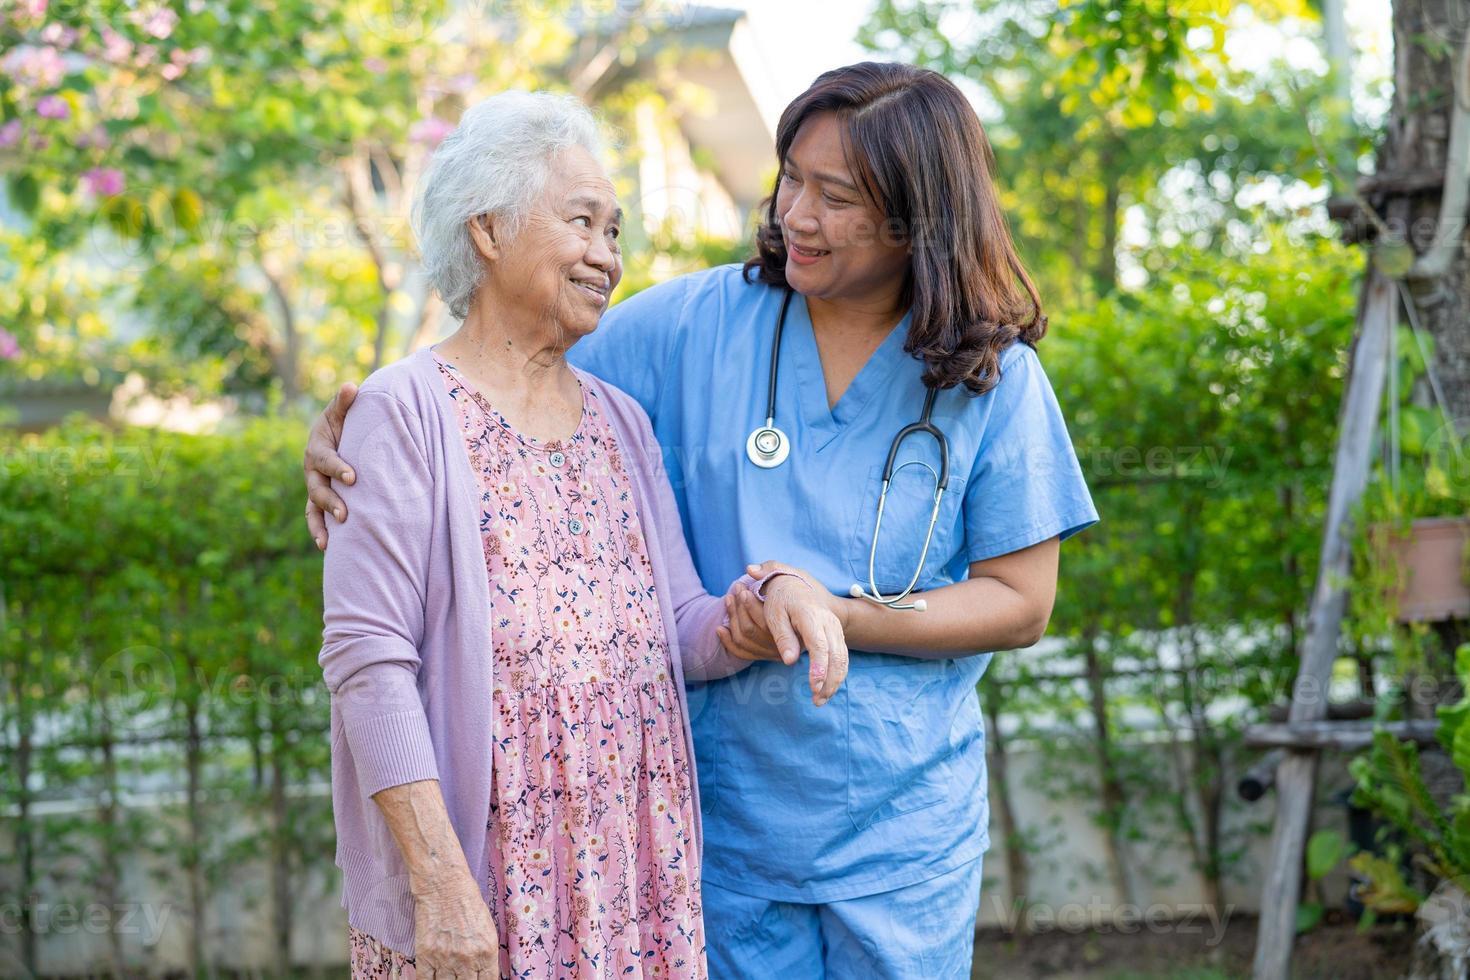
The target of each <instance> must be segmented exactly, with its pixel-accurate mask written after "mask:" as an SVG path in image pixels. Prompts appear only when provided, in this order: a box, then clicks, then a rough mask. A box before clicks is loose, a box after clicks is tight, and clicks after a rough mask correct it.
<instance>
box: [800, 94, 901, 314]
mask: <svg viewBox="0 0 1470 980" xmlns="http://www.w3.org/2000/svg"><path fill="white" fill-rule="evenodd" d="M776 216H777V218H778V219H779V220H780V222H781V235H782V237H783V239H784V240H785V243H786V281H787V282H788V283H789V284H790V285H791V288H793V289H795V290H796V291H797V292H799V293H801V294H802V295H804V296H808V297H815V298H818V299H827V300H841V299H850V300H860V299H866V298H872V297H886V296H887V295H889V294H891V293H895V292H897V291H898V290H900V289H901V288H902V284H903V280H904V276H905V274H906V272H907V271H908V265H909V251H908V246H907V245H906V243H905V242H904V241H903V239H902V236H901V234H900V233H899V231H900V230H899V229H895V228H894V227H892V225H891V224H890V223H889V222H888V221H887V219H886V218H885V217H884V215H883V213H882V212H881V211H879V210H878V208H877V207H876V206H875V205H874V204H873V203H872V202H871V201H869V200H868V198H867V196H866V195H865V194H863V193H862V192H861V191H860V190H859V184H858V179H857V177H856V176H855V175H854V174H853V173H852V170H851V168H850V167H849V166H848V164H847V160H846V157H845V155H844V154H843V151H842V125H841V123H840V122H839V120H838V119H837V117H836V116H835V115H834V114H832V113H830V112H822V113H817V114H815V115H813V116H811V117H809V118H808V119H807V120H806V121H805V122H803V123H802V124H801V128H800V129H798V130H797V131H796V138H795V139H793V140H792V141H791V149H790V150H789V151H788V152H787V154H786V160H785V162H784V164H783V166H782V168H781V182H780V185H779V186H778V188H777V190H776Z"/></svg>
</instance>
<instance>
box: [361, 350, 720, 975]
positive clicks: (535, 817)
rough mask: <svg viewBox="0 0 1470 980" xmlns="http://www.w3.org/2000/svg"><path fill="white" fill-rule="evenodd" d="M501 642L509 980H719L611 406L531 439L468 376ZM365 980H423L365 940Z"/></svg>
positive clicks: (502, 850) (495, 861)
mask: <svg viewBox="0 0 1470 980" xmlns="http://www.w3.org/2000/svg"><path fill="white" fill-rule="evenodd" d="M435 357H436V359H437V360H438V362H439V370H440V373H441V374H442V375H443V378H444V383H445V384H446V385H447V386H448V389H449V393H450V395H451V396H452V397H453V398H454V401H455V403H456V405H457V407H458V411H459V419H460V425H461V429H462V432H463V435H464V439H465V444H466V446H467V447H468V450H469V455H470V462H471V466H472V468H473V469H474V470H475V473H476V475H477V477H478V480H479V485H480V491H481V499H482V500H483V508H482V516H481V522H480V530H481V533H482V535H483V537H484V543H485V567H486V572H487V573H488V575H489V578H490V605H491V616H492V617H493V621H492V624H491V626H492V629H491V634H492V636H493V638H494V639H493V643H494V647H495V650H494V667H493V698H492V699H493V703H494V706H495V718H494V719H493V720H490V719H487V721H492V723H493V724H494V726H495V741H494V759H493V771H494V778H493V785H492V789H491V796H490V813H489V815H488V817H489V818H488V820H487V822H486V825H485V828H486V834H487V839H486V853H487V858H488V859H487V862H486V863H487V865H488V867H486V868H485V869H484V873H485V874H486V875H487V876H488V882H489V886H490V888H489V890H490V894H491V895H493V896H495V901H494V905H493V908H492V912H493V914H494V916H495V922H496V926H497V928H498V929H499V932H500V973H501V975H502V976H506V977H527V978H530V977H535V978H541V977H548V978H549V977H579V978H580V977H587V978H594V977H595V978H604V977H606V978H613V977H617V978H625V977H632V978H639V977H650V978H651V977H659V978H663V977H675V978H678V977H687V978H705V977H707V976H708V972H707V967H706V963H705V938H704V920H703V917H702V914H701V908H700V898H699V894H700V893H699V875H700V867H699V855H698V854H697V853H696V851H695V849H694V846H693V833H692V831H693V827H694V809H693V793H692V790H691V787H690V761H689V759H688V757H687V753H686V750H685V744H684V739H683V736H682V728H683V721H682V719H681V717H680V707H679V696H678V691H677V689H676V688H675V686H674V685H675V680H674V676H673V670H672V667H671V664H670V654H669V647H668V643H667V640H666V639H665V623H664V622H663V619H662V616H661V615H660V612H659V606H658V602H657V598H656V596H655V593H654V587H653V571H652V568H651V566H650V565H649V557H648V554H647V551H646V549H645V547H644V543H643V542H644V539H643V534H642V528H641V525H640V523H639V518H638V511H637V507H636V505H635V502H634V499H633V492H632V484H631V482H630V480H629V478H628V474H627V472H626V471H625V470H624V466H623V459H622V455H621V452H620V450H619V447H618V444H617V442H616V440H615V439H614V436H613V433H612V430H611V428H610V427H609V426H608V423H607V420H606V418H605V417H604V415H603V412H602V408H601V405H600V404H599V400H598V396H597V393H596V392H595V391H593V390H592V389H591V388H590V387H589V386H587V385H585V384H584V385H583V386H582V420H581V423H580V424H579V426H578V428H577V430H576V432H575V434H573V436H572V437H571V438H570V439H568V440H565V441H547V442H542V441H539V440H536V439H532V438H529V437H527V436H524V435H521V434H520V433H518V432H516V430H515V429H513V428H511V426H510V424H509V423H508V422H507V421H506V420H505V419H504V418H503V417H502V416H501V415H500V413H499V412H497V411H496V410H495V409H494V408H493V407H491V405H490V404H489V402H488V401H486V399H485V398H484V396H483V395H481V394H480V393H479V392H478V391H477V390H476V389H474V388H473V387H471V386H470V385H469V384H467V383H466V382H465V381H464V379H463V378H462V377H461V375H460V374H459V372H458V371H457V370H456V369H455V367H454V366H453V365H452V364H449V363H448V362H446V361H445V360H444V359H443V358H442V357H440V356H439V355H438V354H437V353H436V354H435ZM349 948H350V956H351V963H352V976H353V977H354V978H360V977H385V978H395V977H402V978H405V980H408V978H413V977H414V976H415V973H414V967H413V960H412V959H411V958H410V957H406V956H403V955H402V954H400V953H397V952H395V951H393V950H391V949H389V948H387V947H385V946H381V945H380V944H379V943H378V942H377V941H376V940H375V939H374V938H373V937H371V936H368V935H366V934H364V933H362V932H359V931H358V930H356V929H352V928H349Z"/></svg>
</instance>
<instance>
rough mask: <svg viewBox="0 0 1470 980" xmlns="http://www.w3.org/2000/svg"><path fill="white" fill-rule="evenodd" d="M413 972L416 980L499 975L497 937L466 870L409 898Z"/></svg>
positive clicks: (482, 978) (479, 979)
mask: <svg viewBox="0 0 1470 980" xmlns="http://www.w3.org/2000/svg"><path fill="white" fill-rule="evenodd" d="M414 969H415V970H416V971H417V973H418V975H419V976H421V977H435V978H437V980H443V978H445V977H453V978H457V980H489V978H491V977H498V976H500V935H499V933H498V931H497V930H496V928H495V918H494V916H492V915H491V914H490V906H488V905H486V904H485V899H484V898H483V897H481V895H480V889H479V886H478V885H476V884H475V879H474V878H472V877H471V876H470V875H469V873H468V871H466V872H465V873H463V874H459V875H455V876H454V877H452V878H451V879H450V880H448V881H446V882H444V883H443V884H440V885H435V886H433V887H429V888H422V889H418V890H417V891H416V892H415V894H414Z"/></svg>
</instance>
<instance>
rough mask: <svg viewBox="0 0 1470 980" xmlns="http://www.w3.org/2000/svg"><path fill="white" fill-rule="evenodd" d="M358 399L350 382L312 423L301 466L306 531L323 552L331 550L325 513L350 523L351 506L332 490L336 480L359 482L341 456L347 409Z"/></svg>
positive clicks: (338, 391)
mask: <svg viewBox="0 0 1470 980" xmlns="http://www.w3.org/2000/svg"><path fill="white" fill-rule="evenodd" d="M356 397H357V385H355V384H353V383H352V382H350V381H349V382H347V383H345V384H343V385H342V387H341V388H339V389H337V394H336V395H334V396H333V397H332V400H331V401H330V402H329V403H328V404H327V407H326V408H324V409H322V413H321V414H320V415H318V416H317V417H316V421H315V422H313V423H312V425H311V433H310V435H309V436H308V437H307V440H306V457H305V459H303V460H302V464H301V468H302V469H303V470H305V471H306V529H307V530H308V531H310V532H311V537H312V540H313V541H315V542H316V546H317V549H318V550H319V551H326V550H327V520H326V517H325V516H324V514H325V512H326V511H331V512H332V516H333V517H335V518H337V520H338V521H339V522H340V521H345V520H347V505H346V504H345V503H343V502H342V498H341V497H339V496H337V494H336V493H334V492H333V491H332V481H333V480H341V481H342V482H343V483H351V482H352V481H354V480H356V479H357V476H356V474H354V473H353V472H352V468H351V467H349V466H348V465H347V464H346V463H345V462H343V460H342V457H341V456H338V455H337V447H338V446H339V445H341V443H342V425H343V423H344V422H345V421H346V420H347V409H349V408H351V407H352V402H353V399H355V398H356Z"/></svg>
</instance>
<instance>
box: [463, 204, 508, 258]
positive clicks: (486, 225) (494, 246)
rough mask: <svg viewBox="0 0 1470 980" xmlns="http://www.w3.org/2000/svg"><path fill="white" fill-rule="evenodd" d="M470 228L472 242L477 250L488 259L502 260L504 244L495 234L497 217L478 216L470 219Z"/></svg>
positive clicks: (488, 215)
mask: <svg viewBox="0 0 1470 980" xmlns="http://www.w3.org/2000/svg"><path fill="white" fill-rule="evenodd" d="M469 227H470V241H472V242H474V243H475V250H476V251H478V252H479V253H480V254H481V255H483V256H484V257H485V258H487V259H491V260H494V259H498V258H500V249H501V246H502V245H503V244H504V243H503V242H501V241H500V238H499V236H497V235H496V234H495V216H494V215H492V214H477V215H475V216H474V217H473V218H471V219H470V221H469Z"/></svg>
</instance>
